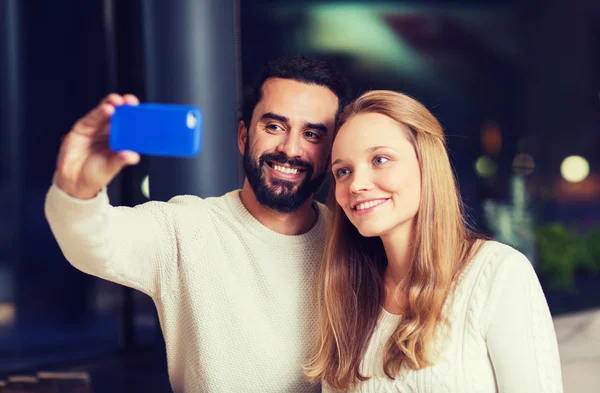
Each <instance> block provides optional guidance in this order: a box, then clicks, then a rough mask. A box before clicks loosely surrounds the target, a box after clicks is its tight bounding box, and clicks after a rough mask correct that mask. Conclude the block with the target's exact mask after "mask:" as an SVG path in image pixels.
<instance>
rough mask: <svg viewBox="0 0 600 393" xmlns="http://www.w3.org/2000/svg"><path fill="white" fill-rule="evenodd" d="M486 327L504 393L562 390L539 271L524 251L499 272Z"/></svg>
mask: <svg viewBox="0 0 600 393" xmlns="http://www.w3.org/2000/svg"><path fill="white" fill-rule="evenodd" d="M482 328H483V332H484V334H485V338H486V341H487V347H488V351H489V355H490V359H491V361H492V365H493V368H494V373H495V375H496V381H497V384H498V391H499V392H500V393H519V392H523V393H542V392H543V393H562V391H563V387H562V376H561V366H560V359H559V352H558V344H557V340H556V334H555V331H554V325H553V322H552V317H551V315H550V310H549V308H548V304H547V302H546V298H545V296H544V293H543V291H542V287H541V285H540V283H539V280H538V278H537V275H536V273H535V271H534V269H533V267H532V265H531V263H530V262H529V260H528V259H527V258H526V257H525V256H524V255H523V254H521V253H518V252H513V253H511V255H510V256H507V257H506V259H505V260H504V261H501V264H500V266H499V268H498V270H497V271H496V277H495V278H494V279H493V280H492V288H491V292H490V298H489V299H488V304H487V306H486V307H485V309H484V312H483V314H482Z"/></svg>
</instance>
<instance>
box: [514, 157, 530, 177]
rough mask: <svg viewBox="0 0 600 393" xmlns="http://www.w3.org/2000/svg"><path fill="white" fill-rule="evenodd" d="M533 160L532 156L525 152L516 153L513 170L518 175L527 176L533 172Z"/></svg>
mask: <svg viewBox="0 0 600 393" xmlns="http://www.w3.org/2000/svg"><path fill="white" fill-rule="evenodd" d="M534 168H535V162H534V160H533V157H531V155H529V154H527V153H520V154H517V156H516V157H515V159H514V160H513V170H514V171H515V172H516V173H518V174H519V175H524V176H527V175H529V174H531V172H533V169H534Z"/></svg>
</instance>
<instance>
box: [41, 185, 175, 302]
mask: <svg viewBox="0 0 600 393" xmlns="http://www.w3.org/2000/svg"><path fill="white" fill-rule="evenodd" d="M44 210H45V214H46V219H47V220H48V223H49V225H50V229H51V231H52V233H53V235H54V237H55V238H56V241H57V243H58V245H59V247H60V249H61V251H62V252H63V254H64V256H65V258H66V259H67V260H68V261H69V262H70V263H71V264H72V265H73V266H74V267H76V268H77V269H79V270H81V271H82V272H84V273H87V274H91V275H93V276H96V277H100V278H103V279H106V280H109V281H112V282H115V283H118V284H122V285H125V286H128V287H132V288H135V289H137V290H140V291H142V292H144V293H146V294H147V295H149V296H150V297H152V298H156V296H158V295H159V291H160V285H161V281H162V280H164V279H166V277H164V276H165V271H164V269H165V264H166V263H168V262H170V261H174V260H175V258H176V243H175V238H174V229H173V224H172V219H171V218H170V215H169V214H167V203H163V202H148V203H145V204H142V205H139V206H136V207H135V208H130V207H113V206H111V205H110V203H109V200H108V195H107V194H106V191H105V190H103V191H101V192H100V193H99V194H98V195H97V196H96V197H95V198H93V199H89V200H80V199H77V198H74V197H72V196H70V195H69V194H67V193H65V192H64V191H62V190H61V189H60V188H58V186H56V185H55V184H53V185H52V186H51V187H50V189H49V191H48V193H47V195H46V201H45V206H44Z"/></svg>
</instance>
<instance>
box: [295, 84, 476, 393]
mask: <svg viewBox="0 0 600 393" xmlns="http://www.w3.org/2000/svg"><path fill="white" fill-rule="evenodd" d="M365 113H378V114H382V115H385V116H388V117H390V118H391V119H393V120H395V121H396V122H398V123H401V124H404V125H406V126H408V128H409V129H410V130H411V133H410V135H409V138H410V140H411V142H412V143H413V146H414V148H415V151H416V153H417V159H418V160H419V164H420V166H421V201H420V204H419V210H418V213H417V217H416V225H415V228H414V234H413V239H414V240H413V262H412V266H411V270H410V272H411V273H410V276H409V278H408V280H409V281H408V305H407V308H406V312H405V314H404V315H403V318H402V321H401V323H400V324H399V326H398V327H397V328H396V330H395V331H394V333H393V334H392V336H391V338H390V340H389V341H388V343H387V344H386V346H385V350H384V364H383V366H384V370H385V373H386V374H387V376H388V377H390V378H394V377H395V376H397V375H398V374H399V373H400V370H401V367H402V366H403V365H406V366H408V367H410V368H413V369H420V368H422V367H424V366H427V365H429V364H432V362H433V361H434V360H435V359H434V358H433V354H432V351H431V349H432V344H433V339H434V337H435V335H436V329H437V327H438V326H439V325H440V324H446V325H447V324H448V321H447V319H446V318H445V316H444V312H443V309H444V304H445V302H446V299H447V298H448V295H449V293H450V291H451V289H452V284H453V282H454V281H455V280H456V279H457V278H458V276H459V274H460V273H461V271H462V269H463V267H464V266H465V264H466V262H467V261H468V259H469V258H470V255H471V254H472V253H473V252H474V251H475V247H474V245H475V244H476V240H477V238H478V236H477V235H475V234H474V233H473V232H471V231H470V230H469V229H468V226H467V223H466V220H465V219H464V216H463V206H462V201H461V198H460V194H459V192H458V189H457V185H456V182H455V178H454V173H453V171H452V167H451V164H450V160H449V158H448V153H447V151H446V141H445V137H444V132H443V130H442V127H441V125H440V123H439V122H438V120H437V119H436V118H435V117H434V116H433V115H432V114H431V112H429V111H428V110H427V108H425V106H423V105H422V104H421V103H420V102H418V101H416V100H414V99H413V98H411V97H408V96H406V95H404V94H400V93H397V92H393V91H380V90H379V91H370V92H368V93H365V94H363V95H362V96H360V97H359V98H358V99H357V100H356V101H354V102H353V103H351V104H350V105H348V106H347V107H346V108H345V109H344V111H343V112H342V114H341V115H340V118H339V121H338V125H337V127H336V129H337V130H338V131H339V129H340V128H341V127H342V126H343V125H344V123H346V122H347V121H348V120H349V119H350V118H352V117H354V116H357V115H359V114H365ZM329 207H330V208H331V211H332V212H333V218H332V223H331V228H330V231H329V235H328V241H327V248H326V250H325V254H324V261H323V264H322V266H321V271H320V282H319V291H318V298H319V300H318V307H319V310H318V314H319V326H318V334H317V340H316V341H317V342H316V346H315V349H314V351H313V354H312V355H313V356H312V357H311V359H310V362H309V364H308V365H307V366H306V368H305V371H306V375H307V376H308V377H309V379H311V380H312V381H324V382H326V383H327V384H328V385H329V386H330V387H331V388H334V389H338V390H346V389H348V388H349V387H351V386H352V385H353V384H355V383H356V382H358V381H364V380H366V379H368V377H369V376H365V375H361V374H360V372H359V366H360V362H361V360H362V358H363V356H364V354H365V351H366V349H367V345H368V343H369V340H370V338H371V335H372V334H373V331H374V330H375V326H376V324H377V319H378V317H379V315H380V313H381V311H382V307H383V300H384V280H383V277H384V272H385V268H386V266H387V258H386V255H385V250H384V248H383V244H382V242H381V239H379V238H378V237H373V238H367V237H363V236H362V235H360V233H359V232H358V230H357V229H356V228H355V227H354V226H353V225H352V223H351V222H350V221H349V220H348V218H347V217H346V215H345V214H344V211H343V210H342V208H341V207H340V206H339V205H338V204H337V203H336V201H335V181H332V186H331V189H330V194H329Z"/></svg>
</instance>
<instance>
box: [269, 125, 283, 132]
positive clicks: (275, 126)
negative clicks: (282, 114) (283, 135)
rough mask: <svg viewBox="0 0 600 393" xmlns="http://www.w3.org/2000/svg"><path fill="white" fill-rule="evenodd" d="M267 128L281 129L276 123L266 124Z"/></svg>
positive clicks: (272, 129)
mask: <svg viewBox="0 0 600 393" xmlns="http://www.w3.org/2000/svg"><path fill="white" fill-rule="evenodd" d="M267 129H268V130H271V131H281V129H282V128H281V127H280V126H278V125H277V124H269V125H267Z"/></svg>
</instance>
